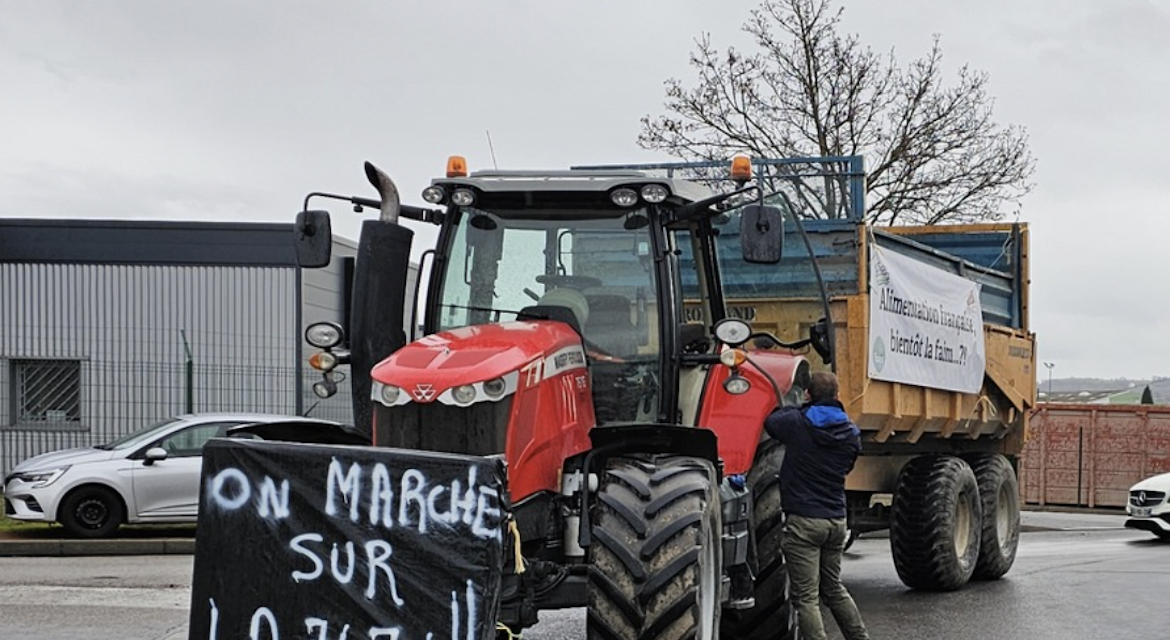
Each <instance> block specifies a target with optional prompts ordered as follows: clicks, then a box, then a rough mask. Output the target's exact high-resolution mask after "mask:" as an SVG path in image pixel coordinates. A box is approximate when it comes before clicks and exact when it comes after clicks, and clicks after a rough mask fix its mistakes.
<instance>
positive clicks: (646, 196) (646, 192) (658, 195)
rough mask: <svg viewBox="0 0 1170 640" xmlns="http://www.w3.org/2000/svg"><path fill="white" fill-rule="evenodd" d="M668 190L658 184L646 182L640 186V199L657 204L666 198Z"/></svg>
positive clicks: (668, 193)
mask: <svg viewBox="0 0 1170 640" xmlns="http://www.w3.org/2000/svg"><path fill="white" fill-rule="evenodd" d="M668 195H670V192H669V191H667V190H666V187H664V186H662V185H660V184H648V185H646V186H644V187H642V199H643V200H645V201H646V202H649V203H650V204H658V203H659V202H662V201H663V200H665V199H666V196H668Z"/></svg>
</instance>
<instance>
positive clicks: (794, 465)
mask: <svg viewBox="0 0 1170 640" xmlns="http://www.w3.org/2000/svg"><path fill="white" fill-rule="evenodd" d="M764 429H765V430H766V431H767V432H768V435H770V436H772V437H773V438H775V439H776V440H777V441H778V442H780V443H781V444H783V445H784V446H785V449H786V453H785V454H784V464H783V465H782V466H781V467H780V499H781V501H782V504H783V507H784V511H785V512H786V513H789V514H792V515H798V516H805V517H808V518H829V519H833V518H844V517H845V514H846V505H845V476H846V475H847V474H848V473H849V472H850V471H852V470H853V463H854V462H856V461H857V456H858V455H859V454H860V453H861V430H860V429H858V428H857V425H855V424H853V421H852V420H850V419H849V416H848V415H846V413H845V408H844V407H843V406H841V403H840V402H837V401H836V400H827V401H821V402H817V403H815V404H806V405H804V406H802V407H781V408H779V409H777V410H775V411H773V412H772V414H771V415H769V416H768V417H767V419H766V420H765V421H764Z"/></svg>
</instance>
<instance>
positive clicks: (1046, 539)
mask: <svg viewBox="0 0 1170 640" xmlns="http://www.w3.org/2000/svg"><path fill="white" fill-rule="evenodd" d="M1123 521H1124V517H1123V516H1119V515H1093V514H1088V515H1081V514H1064V513H1052V514H1047V513H1035V512H1029V513H1026V514H1025V515H1024V525H1025V533H1024V534H1023V538H1022V541H1021V545H1020V552H1019V556H1018V558H1017V561H1016V564H1015V566H1014V568H1013V569H1012V571H1011V572H1010V573H1009V574H1008V575H1007V576H1006V577H1005V578H1004V579H1002V580H998V581H993V582H985V583H973V584H971V585H968V587H967V588H965V589H963V590H962V591H959V592H955V593H923V592H916V591H911V590H908V589H906V588H905V587H904V586H903V585H902V583H901V582H900V581H899V580H898V577H897V574H896V572H895V570H894V567H893V563H892V562H891V560H890V554H889V546H888V541H887V540H885V539H884V538H879V537H873V538H862V539H861V540H859V541H858V542H857V543H856V545H855V546H854V547H853V549H851V551H850V552H849V553H848V554H847V557H846V561H845V565H844V573H845V578H846V582H847V584H848V586H849V587H850V589H851V590H852V591H853V594H854V596H855V598H856V599H857V601H858V604H859V606H860V608H861V611H862V614H863V615H864V617H865V619H866V622H867V624H868V625H869V627H870V631H871V634H872V636H873V637H874V638H875V639H879V640H880V639H883V638H899V639H902V640H913V639H923V640H926V639H930V640H937V639H940V638H948V639H955V640H975V639H979V640H985V639H987V638H995V639H1003V640H1012V639H1016V638H1018V639H1021V640H1023V639H1028V640H1066V639H1069V638H1099V637H1100V638H1138V637H1145V638H1161V637H1167V635H1168V634H1167V631H1166V629H1165V626H1166V621H1167V620H1168V619H1170V618H1168V617H1167V614H1166V605H1165V594H1166V593H1170V571H1167V570H1166V569H1165V568H1166V567H1167V566H1170V544H1165V543H1162V542H1160V541H1158V540H1157V539H1155V538H1154V537H1153V536H1151V535H1149V534H1146V533H1143V532H1138V531H1132V530H1127V529H1123V528H1121V524H1122V522H1123ZM0 553H3V549H2V547H0ZM191 569H192V558H191V556H188V555H183V554H174V555H146V556H96V557H92V556H90V557H19V556H17V557H0V637H3V638H35V639H37V640H74V639H77V640H82V639H84V640H136V639H141V640H181V639H185V638H186V637H187V615H188V610H189V607H190V580H191ZM541 619H542V621H541V623H540V624H539V625H537V626H536V627H534V628H532V629H529V630H527V631H526V632H525V634H524V637H525V638H526V639H528V640H580V639H583V638H584V637H585V628H584V612H583V610H581V609H573V610H568V611H562V612H545V613H543V614H542V617H541ZM833 633H834V635H831V636H830V637H833V638H840V635H839V634H836V633H835V629H834V630H833ZM198 640H202V639H198ZM224 640H226V639H224Z"/></svg>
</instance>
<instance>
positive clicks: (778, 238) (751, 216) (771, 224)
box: [739, 204, 784, 264]
mask: <svg viewBox="0 0 1170 640" xmlns="http://www.w3.org/2000/svg"><path fill="white" fill-rule="evenodd" d="M739 220H740V221H739V242H740V248H741V249H742V251H743V259H744V260H745V261H746V262H755V263H759V264H776V263H777V262H780V258H781V256H782V255H783V251H784V212H783V211H781V210H780V208H779V207H771V206H767V205H759V204H753V205H748V206H746V207H744V208H743V212H742V213H741V214H740V219H739Z"/></svg>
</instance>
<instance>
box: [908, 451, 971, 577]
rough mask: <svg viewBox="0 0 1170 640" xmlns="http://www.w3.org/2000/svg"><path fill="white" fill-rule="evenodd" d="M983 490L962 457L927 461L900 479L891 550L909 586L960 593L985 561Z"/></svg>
mask: <svg viewBox="0 0 1170 640" xmlns="http://www.w3.org/2000/svg"><path fill="white" fill-rule="evenodd" d="M981 530H982V519H981V518H980V503H979V486H978V484H977V483H976V481H975V473H974V472H972V471H971V467H970V466H969V465H968V464H967V463H966V462H964V461H963V459H962V458H957V457H954V456H921V457H917V458H914V459H912V460H911V461H910V462H908V463H907V464H906V466H904V467H902V471H901V473H899V474H898V486H897V488H896V489H895V493H894V504H893V508H892V512H891V517H890V549H891V551H892V555H893V557H894V567H895V568H896V569H897V570H898V577H899V578H901V579H902V582H903V583H905V584H906V586H908V587H910V588H913V589H923V590H928V591H954V590H955V589H958V588H960V587H962V586H963V585H964V584H966V583H967V581H968V580H970V579H971V575H972V574H973V573H974V571H975V566H976V563H977V562H978V559H979V538H980V532H981Z"/></svg>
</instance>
